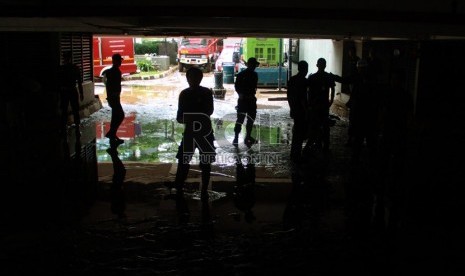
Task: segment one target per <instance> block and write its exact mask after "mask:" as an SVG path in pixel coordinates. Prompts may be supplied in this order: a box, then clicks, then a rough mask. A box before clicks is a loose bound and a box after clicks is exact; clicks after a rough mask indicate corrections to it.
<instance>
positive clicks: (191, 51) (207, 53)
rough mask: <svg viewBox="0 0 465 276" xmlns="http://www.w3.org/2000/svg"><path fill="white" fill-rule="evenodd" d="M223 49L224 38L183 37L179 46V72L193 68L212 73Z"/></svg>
mask: <svg viewBox="0 0 465 276" xmlns="http://www.w3.org/2000/svg"><path fill="white" fill-rule="evenodd" d="M222 49H223V39H222V38H202V37H182V38H181V39H180V42H179V45H178V57H177V62H178V67H179V72H183V71H184V69H186V70H187V69H189V68H190V67H193V66H195V67H198V68H200V69H202V70H204V71H205V72H211V71H212V69H213V68H214V64H215V60H216V58H217V57H218V55H219V53H221V51H222Z"/></svg>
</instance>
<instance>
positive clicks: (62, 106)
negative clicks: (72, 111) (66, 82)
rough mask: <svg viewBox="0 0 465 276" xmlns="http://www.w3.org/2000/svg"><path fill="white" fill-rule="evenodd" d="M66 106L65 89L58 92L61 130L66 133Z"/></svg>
mask: <svg viewBox="0 0 465 276" xmlns="http://www.w3.org/2000/svg"><path fill="white" fill-rule="evenodd" d="M68 107H69V96H68V93H67V91H61V94H60V111H61V119H60V121H61V122H60V123H61V127H62V129H61V131H63V132H64V133H66V128H67V125H68Z"/></svg>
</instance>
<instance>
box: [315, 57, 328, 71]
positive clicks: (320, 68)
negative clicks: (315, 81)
mask: <svg viewBox="0 0 465 276" xmlns="http://www.w3.org/2000/svg"><path fill="white" fill-rule="evenodd" d="M316 67H318V71H324V70H325V68H326V59H324V58H319V59H318V61H317V62H316Z"/></svg>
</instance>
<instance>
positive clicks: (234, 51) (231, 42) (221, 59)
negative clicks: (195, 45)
mask: <svg viewBox="0 0 465 276" xmlns="http://www.w3.org/2000/svg"><path fill="white" fill-rule="evenodd" d="M241 41H242V38H226V39H224V42H223V51H221V54H220V55H219V56H218V58H217V59H216V62H215V69H216V71H223V63H229V64H230V63H232V62H233V63H234V64H235V67H234V72H235V73H236V74H237V73H238V72H239V63H240V62H241V58H240V55H241V54H240V51H241Z"/></svg>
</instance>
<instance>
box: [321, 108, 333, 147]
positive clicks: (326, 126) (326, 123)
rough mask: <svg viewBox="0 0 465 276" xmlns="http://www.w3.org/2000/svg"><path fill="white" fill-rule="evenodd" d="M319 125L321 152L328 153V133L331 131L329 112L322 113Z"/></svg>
mask: <svg viewBox="0 0 465 276" xmlns="http://www.w3.org/2000/svg"><path fill="white" fill-rule="evenodd" d="M321 125H322V129H321V131H322V137H321V138H322V141H321V142H322V145H323V150H324V151H328V150H329V141H330V133H331V129H330V127H329V112H327V113H324V114H323V115H322V118H321Z"/></svg>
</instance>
